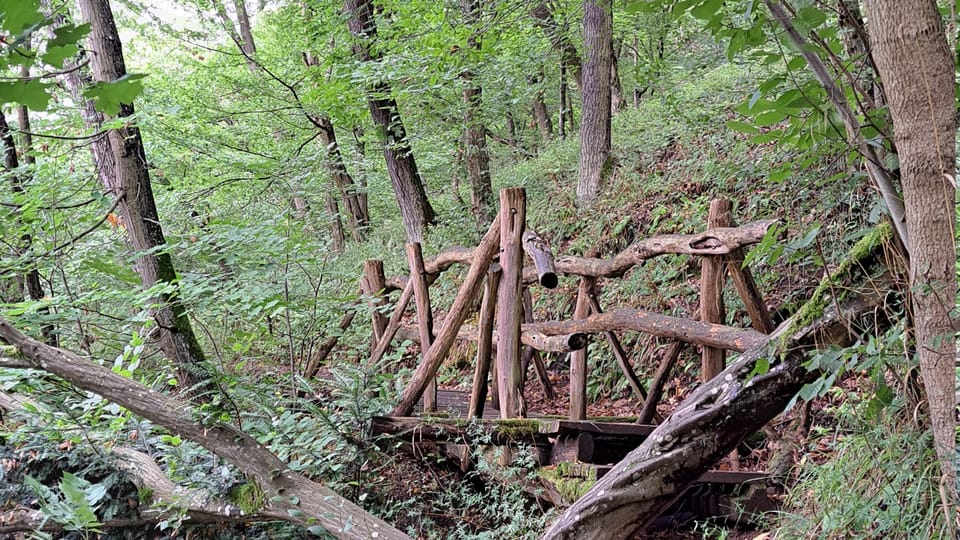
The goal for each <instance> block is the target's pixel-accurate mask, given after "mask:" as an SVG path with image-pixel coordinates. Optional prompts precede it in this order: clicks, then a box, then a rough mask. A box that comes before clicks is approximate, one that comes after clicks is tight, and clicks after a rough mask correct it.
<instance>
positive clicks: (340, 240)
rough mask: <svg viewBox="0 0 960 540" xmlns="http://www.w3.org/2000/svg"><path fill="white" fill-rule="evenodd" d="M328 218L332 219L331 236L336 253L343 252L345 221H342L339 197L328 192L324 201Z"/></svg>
mask: <svg viewBox="0 0 960 540" xmlns="http://www.w3.org/2000/svg"><path fill="white" fill-rule="evenodd" d="M324 206H326V210H327V214H328V216H327V217H328V219H329V220H330V238H331V239H332V241H333V244H332V245H331V247H332V249H333V252H334V253H343V248H344V241H345V240H346V239H345V238H344V234H343V222H342V221H340V208H338V206H337V199H335V198H334V197H333V196H332V195H330V194H327V196H326V197H325V201H324Z"/></svg>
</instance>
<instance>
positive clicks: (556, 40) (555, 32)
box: [530, 0, 584, 94]
mask: <svg viewBox="0 0 960 540" xmlns="http://www.w3.org/2000/svg"><path fill="white" fill-rule="evenodd" d="M530 15H531V16H533V18H534V20H535V21H537V26H539V27H540V29H541V30H543V33H544V35H546V36H547V39H549V40H550V44H551V45H552V46H553V48H554V50H555V51H557V52H558V53H560V57H561V59H562V61H563V62H564V63H565V64H566V66H567V69H568V70H569V71H570V76H571V77H573V82H574V83H575V84H576V85H577V90H579V91H580V93H581V94H582V93H583V91H584V90H583V70H582V68H581V66H580V53H578V52H577V47H576V46H575V45H574V44H573V41H571V40H570V36H569V35H568V33H567V27H566V24H562V25H561V24H560V23H558V22H557V20H556V18H555V17H554V14H553V10H552V9H551V7H550V3H549V2H548V1H547V0H540V1H539V2H537V4H536V5H535V6H534V7H533V9H531V10H530Z"/></svg>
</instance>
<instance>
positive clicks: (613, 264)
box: [305, 188, 776, 515]
mask: <svg viewBox="0 0 960 540" xmlns="http://www.w3.org/2000/svg"><path fill="white" fill-rule="evenodd" d="M775 222H776V220H767V221H756V222H751V223H747V224H745V225H742V226H735V223H734V221H733V217H732V213H731V205H730V203H729V202H728V201H724V200H715V201H713V203H712V204H711V208H710V216H709V219H708V228H707V230H705V231H704V232H702V233H699V234H691V235H680V234H670V235H660V236H655V237H652V238H649V239H644V240H640V241H638V242H636V243H634V244H633V245H631V246H629V247H628V248H627V249H625V250H624V251H622V252H621V253H619V254H616V255H614V256H613V257H612V258H606V259H605V258H600V257H598V254H597V253H588V254H587V256H586V257H571V256H568V257H561V258H558V259H555V258H554V257H553V255H552V253H551V248H550V246H549V244H548V243H547V242H546V241H545V240H544V239H543V238H541V237H540V235H538V234H537V233H536V232H534V231H532V230H528V229H527V228H526V198H525V193H524V190H523V189H522V188H511V189H504V190H502V191H501V192H500V212H499V214H498V216H497V217H496V219H495V220H494V222H493V224H492V225H491V226H490V228H489V230H488V231H487V233H486V234H485V235H484V236H483V238H482V240H481V241H480V243H479V245H477V247H475V248H473V249H463V248H455V249H451V250H448V251H445V252H443V253H440V254H439V255H437V256H436V257H434V258H433V259H431V260H428V261H425V260H424V259H423V256H422V253H421V246H420V245H419V244H408V245H407V246H406V254H407V260H408V263H409V267H410V273H409V274H408V275H406V276H397V277H393V278H390V279H387V278H386V277H385V276H384V273H383V263H382V262H381V261H367V262H366V264H365V267H364V277H363V279H362V280H361V289H362V291H363V293H364V295H365V297H366V298H367V299H368V301H369V302H370V304H371V307H372V308H374V309H372V310H371V313H372V321H371V322H372V328H373V332H372V333H373V336H372V344H371V350H372V352H371V355H370V359H369V362H370V365H373V364H376V363H377V362H378V361H379V360H380V359H381V358H382V357H383V355H384V354H385V353H386V351H387V350H388V349H389V348H390V347H391V345H392V342H393V341H394V339H395V338H397V337H401V338H403V339H411V340H413V341H416V342H419V343H420V348H421V350H422V351H423V354H422V357H421V359H420V362H419V364H418V366H417V369H416V371H415V372H414V374H413V376H412V378H411V380H410V382H409V383H408V385H407V387H406V388H405V389H404V391H403V393H402V395H401V397H400V400H399V403H398V404H397V405H396V407H395V408H394V410H393V411H392V414H391V415H390V416H385V417H379V418H375V419H374V422H373V428H374V431H375V433H378V434H390V435H393V436H396V437H400V438H402V439H403V440H404V441H406V442H407V443H409V445H411V446H415V445H427V446H429V447H431V448H434V449H436V450H438V451H442V452H446V453H448V454H450V455H452V456H455V457H459V459H461V460H462V465H463V466H464V467H468V466H469V465H470V463H469V460H470V459H471V456H470V455H469V453H466V451H465V450H464V448H466V445H469V444H470V443H471V442H474V441H475V440H476V435H477V434H478V433H481V434H483V435H484V440H487V441H492V444H493V445H494V446H501V447H503V449H505V451H506V453H507V454H509V449H510V448H512V447H515V446H516V445H517V444H527V445H529V446H530V447H532V448H534V449H535V451H536V456H537V458H538V462H539V463H540V465H541V466H543V467H544V471H547V472H549V471H554V473H555V474H553V473H550V474H547V473H546V472H545V474H544V475H541V476H542V478H544V479H549V480H544V485H541V486H539V487H541V488H543V489H544V491H545V492H546V493H547V494H548V497H549V498H550V499H551V500H552V501H553V502H554V503H556V504H560V505H564V504H569V503H570V502H571V498H576V497H577V496H579V495H580V494H582V488H583V487H584V486H587V487H588V486H589V485H590V484H592V481H593V480H595V479H596V478H598V477H600V476H602V475H603V474H605V473H606V472H607V471H608V470H610V467H611V466H612V465H613V464H615V463H616V462H618V461H620V460H621V459H623V457H624V456H626V455H627V454H628V453H629V452H630V451H632V450H633V449H635V448H636V447H637V446H639V445H640V444H641V443H642V442H643V440H644V439H645V438H646V437H647V436H648V435H649V434H650V433H651V432H652V431H653V430H654V429H655V428H656V426H655V425H654V424H653V422H655V421H657V420H658V419H659V417H658V413H657V408H656V406H657V404H658V402H659V400H660V397H661V393H662V389H663V385H664V383H665V381H667V380H668V378H669V376H670V372H671V370H672V369H673V366H674V364H675V363H676V361H677V359H678V357H679V355H680V352H681V350H682V347H683V345H684V344H689V343H692V344H696V345H699V346H700V347H701V348H702V351H703V352H702V355H703V361H702V367H703V368H702V377H703V379H704V380H707V379H709V378H712V377H713V376H714V375H716V374H717V373H719V372H720V371H722V370H723V368H724V364H725V354H726V351H727V350H733V351H739V352H742V351H744V350H747V349H749V348H750V347H752V346H755V345H757V344H759V343H762V342H763V341H765V339H766V334H768V333H770V332H771V331H772V329H773V325H772V322H771V320H770V316H769V314H768V313H767V310H766V307H765V305H764V303H763V300H762V296H761V295H760V293H759V291H758V289H757V287H756V285H755V283H754V281H753V278H752V276H751V274H750V271H749V268H746V267H744V265H743V261H744V260H745V254H744V249H745V248H746V247H748V246H750V245H752V244H756V243H758V242H760V241H761V240H762V239H763V238H764V237H765V235H767V233H768V232H769V231H770V230H771V228H772V226H773V225H774V223H775ZM524 254H526V255H527V256H528V257H529V258H530V260H531V261H532V263H533V264H532V265H531V266H528V267H525V266H524ZM664 254H686V255H691V256H698V257H701V258H702V278H701V291H700V310H699V312H698V313H697V314H696V315H695V316H694V317H691V318H679V317H671V316H667V315H661V314H656V313H650V312H646V311H642V310H637V309H634V308H630V307H620V308H617V309H613V310H611V311H607V312H604V310H603V308H602V307H601V305H600V302H599V300H598V298H597V289H596V287H597V280H598V279H613V278H618V277H621V276H623V275H624V274H626V273H627V272H628V271H630V270H631V269H632V268H634V267H635V266H637V265H640V264H642V263H643V262H644V261H646V260H648V259H650V258H653V257H656V256H659V255H664ZM454 264H468V265H469V269H468V271H467V274H466V277H465V278H464V280H463V282H462V284H461V285H460V286H459V290H458V292H457V295H456V297H455V299H454V301H453V303H452V305H451V306H450V307H449V309H447V311H446V316H445V317H444V318H443V320H442V321H440V323H439V325H438V328H436V329H435V328H434V320H433V311H432V309H431V302H430V297H429V286H430V284H431V283H433V282H434V281H435V280H436V279H438V278H439V277H440V276H441V274H442V273H443V272H444V271H445V270H447V269H448V268H450V267H451V266H453V265H454ZM728 274H729V275H730V276H731V278H732V281H733V283H734V284H735V286H736V290H737V292H738V294H739V295H740V297H741V299H742V300H743V303H744V305H745V306H746V309H747V312H748V314H749V315H750V318H751V321H752V328H735V327H731V326H726V325H725V324H723V321H724V318H725V317H724V302H723V293H722V289H723V284H724V282H725V280H726V276H727V275H728ZM560 275H565V276H574V277H576V278H577V279H578V280H579V284H578V292H577V299H576V307H575V309H574V313H573V318H572V319H570V320H564V321H539V322H538V321H534V319H533V310H532V299H531V294H530V290H529V289H530V287H538V286H539V287H543V288H544V289H552V288H554V287H556V286H557V284H558V283H559V277H558V276H560ZM392 291H400V295H399V298H398V299H397V301H396V304H395V307H394V309H393V312H392V314H391V315H390V317H387V316H385V315H384V314H383V309H382V307H383V306H385V305H386V295H387V294H389V293H390V292H392ZM481 291H482V295H481ZM478 296H479V297H480V298H481V302H480V308H479V314H478V323H477V325H476V326H465V325H464V322H465V321H466V319H467V317H468V316H470V315H471V314H472V313H471V306H473V305H475V302H476V299H477V297H478ZM412 299H414V300H415V305H416V321H417V326H416V327H415V328H414V327H404V326H403V325H402V320H403V316H404V312H405V310H406V309H407V306H408V304H409V303H410V301H411V300H412ZM353 316H354V315H353V312H351V313H348V314H347V316H345V317H344V321H342V323H341V328H346V326H347V325H349V324H350V323H351V321H352V319H353ZM623 331H634V332H643V333H647V334H651V335H655V336H659V337H663V338H668V339H672V340H675V342H674V344H673V345H671V346H670V348H669V349H668V350H667V352H666V354H665V355H664V357H663V358H662V360H661V363H660V365H659V366H658V369H657V372H656V375H655V376H654V379H653V382H652V384H651V386H650V388H649V389H646V388H644V385H643V384H642V383H641V381H640V380H639V378H638V377H637V376H636V374H635V373H634V370H633V368H632V366H631V365H630V362H629V358H628V354H627V352H626V351H625V350H624V348H623V346H622V344H621V342H620V340H619V338H618V335H617V332H623ZM594 335H601V336H603V339H605V340H606V341H607V342H608V343H609V345H610V350H611V351H612V353H613V354H614V356H615V357H616V360H617V363H618V365H619V368H620V370H621V371H622V373H623V375H624V377H626V378H627V380H628V381H629V383H630V386H631V388H632V389H633V392H634V393H635V394H636V395H637V397H638V398H639V399H640V400H641V401H642V402H643V406H642V407H640V408H638V411H637V413H638V414H637V416H636V417H635V418H631V419H610V421H600V420H598V419H594V420H588V419H587V415H586V403H587V399H586V395H587V394H586V388H587V379H588V376H589V369H588V349H589V342H590V337H591V336H594ZM457 340H470V341H474V342H476V350H477V353H476V359H475V364H474V365H475V370H474V377H473V384H472V386H471V389H470V392H469V393H467V392H455V391H450V390H439V391H438V390H437V387H436V381H435V377H436V374H437V371H438V370H439V368H440V366H441V364H442V362H443V361H444V359H445V358H446V356H447V355H448V353H449V351H450V349H451V347H452V346H453V344H454V343H455V342H456V341H457ZM335 344H336V338H332V339H331V340H330V341H328V342H327V343H325V344H324V345H323V346H322V347H321V349H320V352H319V353H318V354H317V355H316V356H315V357H314V358H312V359H311V361H310V363H309V364H308V366H307V368H306V369H305V374H306V375H307V376H308V377H310V376H313V375H314V374H315V373H316V370H317V369H318V368H319V365H320V364H321V363H322V362H323V359H324V358H325V356H326V354H328V353H329V352H330V350H331V349H332V348H333V346H335ZM542 352H568V353H570V388H569V396H570V398H569V413H568V415H567V417H566V418H546V417H537V416H536V415H535V414H528V411H527V407H526V404H525V402H524V399H523V392H522V388H523V382H524V378H525V375H526V372H527V370H528V365H529V364H533V365H534V367H535V373H536V374H537V379H538V381H539V383H540V384H541V385H542V387H543V390H544V392H545V393H546V395H547V396H548V397H552V395H553V388H552V386H551V382H550V380H549V379H548V377H547V373H546V368H545V366H544V363H543V361H542V359H541V356H540V354H541V353H542ZM415 410H416V414H415ZM470 420H473V421H472V422H468V421H470ZM478 430H479V431H478ZM764 478H765V476H764V475H763V474H761V473H741V472H729V471H726V472H723V471H714V472H710V473H707V474H706V475H704V477H702V478H701V482H700V483H699V484H697V485H695V486H694V487H693V488H691V489H690V490H688V494H689V495H690V496H689V497H686V498H684V499H682V500H681V501H680V502H679V503H678V505H679V506H678V507H677V508H676V510H677V512H681V513H682V512H686V511H692V512H693V513H694V514H696V515H709V514H713V515H722V514H724V512H726V511H725V510H723V508H724V505H725V504H726V505H727V506H729V505H730V504H732V502H731V501H732V500H734V499H736V500H737V501H739V502H738V504H740V505H741V506H743V505H745V506H747V507H750V506H752V507H754V508H755V509H763V508H765V506H769V500H767V499H766V497H765V493H764V496H759V495H757V494H758V493H761V492H763V491H764V490H762V489H759V490H758V489H756V488H755V487H752V486H763V484H764V483H763V479H764ZM571 482H572V484H571ZM578 486H579V487H578Z"/></svg>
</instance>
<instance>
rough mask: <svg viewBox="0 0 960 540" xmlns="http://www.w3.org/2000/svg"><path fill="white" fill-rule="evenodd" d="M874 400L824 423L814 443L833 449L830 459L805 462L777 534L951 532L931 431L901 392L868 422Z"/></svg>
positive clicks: (839, 535)
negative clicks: (914, 417) (832, 423)
mask: <svg viewBox="0 0 960 540" xmlns="http://www.w3.org/2000/svg"><path fill="white" fill-rule="evenodd" d="M870 408H871V405H869V402H860V403H857V404H852V405H850V406H847V407H845V408H842V409H841V410H839V411H837V412H838V413H839V419H840V424H839V425H838V426H837V427H836V428H835V429H834V430H832V431H831V430H829V428H828V429H823V430H821V433H820V437H819V438H818V439H819V440H818V441H815V443H814V444H817V445H819V446H821V447H826V448H827V449H828V450H829V451H830V454H831V459H830V463H829V464H819V463H817V462H815V461H814V460H813V459H809V460H807V462H806V463H805V464H804V466H803V468H802V469H801V472H800V477H799V481H798V483H797V485H796V486H795V487H794V488H793V489H792V490H791V492H790V493H791V495H790V496H789V497H788V499H787V504H786V508H785V512H784V513H783V514H781V515H780V517H779V519H778V522H777V536H778V538H785V539H794V538H797V539H799V538H838V539H839V538H844V539H846V538H851V539H868V538H898V539H899V538H902V539H908V538H909V539H913V538H916V539H919V538H947V536H946V535H947V527H946V523H944V515H943V512H942V511H941V507H940V493H939V488H938V485H939V478H940V473H939V470H938V467H937V462H936V458H935V456H934V455H933V451H932V450H931V449H932V446H933V443H932V436H931V434H930V432H929V431H925V432H921V431H918V430H917V429H916V428H915V427H914V425H913V423H912V422H911V421H910V420H909V416H910V415H911V414H912V412H911V411H909V410H907V409H908V408H904V404H903V402H902V401H901V400H899V399H898V400H895V401H894V402H893V404H892V406H891V407H890V408H888V409H887V412H886V413H885V414H883V415H880V416H875V417H873V421H871V422H864V421H863V416H862V415H863V414H864V413H865V412H866V411H867V410H869V409H870Z"/></svg>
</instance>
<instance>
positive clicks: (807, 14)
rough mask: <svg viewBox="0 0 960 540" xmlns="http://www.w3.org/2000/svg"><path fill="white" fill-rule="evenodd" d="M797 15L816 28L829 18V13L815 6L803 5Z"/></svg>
mask: <svg viewBox="0 0 960 540" xmlns="http://www.w3.org/2000/svg"><path fill="white" fill-rule="evenodd" d="M797 16H798V17H799V18H800V19H801V20H803V22H804V23H806V24H807V26H809V27H810V28H816V27H818V26H820V25H821V24H823V23H824V21H826V20H827V15H826V14H825V13H824V12H822V11H820V10H819V9H817V8H814V7H810V6H807V7H802V8H800V9H799V10H797Z"/></svg>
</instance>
